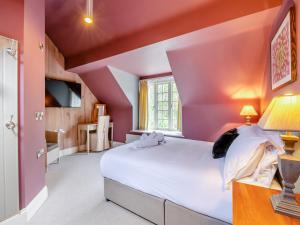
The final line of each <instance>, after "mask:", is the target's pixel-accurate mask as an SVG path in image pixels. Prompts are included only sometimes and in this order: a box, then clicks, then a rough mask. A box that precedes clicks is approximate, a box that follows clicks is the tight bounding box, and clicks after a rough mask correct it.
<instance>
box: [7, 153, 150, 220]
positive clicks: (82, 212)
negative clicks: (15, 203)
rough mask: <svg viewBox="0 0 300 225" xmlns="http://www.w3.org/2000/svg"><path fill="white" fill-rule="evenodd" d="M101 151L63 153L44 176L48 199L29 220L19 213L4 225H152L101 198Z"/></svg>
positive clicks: (102, 195)
mask: <svg viewBox="0 0 300 225" xmlns="http://www.w3.org/2000/svg"><path fill="white" fill-rule="evenodd" d="M101 156H102V153H92V154H90V155H86V154H75V155H71V156H65V157H63V158H62V159H61V162H60V164H58V165H55V164H53V165H50V167H49V170H48V172H47V175H46V181H47V186H48V190H49V198H48V200H47V201H46V202H45V203H44V205H43V206H42V207H41V208H40V209H39V211H38V212H37V213H36V214H35V215H34V216H33V218H32V219H31V220H30V221H29V222H25V218H23V217H22V216H19V217H17V218H16V219H14V220H11V221H9V222H7V223H5V225H152V223H150V222H148V221H146V220H144V219H142V218H141V217H139V216H136V215H135V214H133V213H131V212H129V211H127V210H125V209H123V208H121V207H119V206H118V205H115V204H114V203H112V202H107V201H105V198H104V194H103V193H104V192H103V177H102V176H101V174H100V164H99V162H100V158H101Z"/></svg>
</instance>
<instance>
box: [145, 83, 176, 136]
mask: <svg viewBox="0 0 300 225" xmlns="http://www.w3.org/2000/svg"><path fill="white" fill-rule="evenodd" d="M149 84H150V85H149V86H148V87H149V90H148V91H149V92H148V93H149V97H148V100H149V104H148V112H149V115H148V127H149V128H150V129H163V130H177V120H178V101H179V96H178V92H177V87H176V84H175V82H174V80H173V79H172V78H170V77H167V78H161V80H159V79H158V80H157V79H156V80H153V81H150V82H149ZM170 125H171V127H169V126H170Z"/></svg>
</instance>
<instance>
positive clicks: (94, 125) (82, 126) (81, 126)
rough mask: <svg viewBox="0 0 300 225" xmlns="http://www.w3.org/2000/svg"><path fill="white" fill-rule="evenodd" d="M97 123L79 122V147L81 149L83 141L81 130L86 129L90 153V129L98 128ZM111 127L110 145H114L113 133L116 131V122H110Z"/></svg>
mask: <svg viewBox="0 0 300 225" xmlns="http://www.w3.org/2000/svg"><path fill="white" fill-rule="evenodd" d="M97 126H98V124H97V123H82V124H78V131H77V132H78V133H77V142H78V149H80V143H81V131H86V150H87V152H88V153H90V131H96V130H97ZM109 128H110V129H111V133H110V146H112V142H113V137H114V136H113V133H114V123H113V122H110V123H109Z"/></svg>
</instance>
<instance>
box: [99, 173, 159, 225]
mask: <svg viewBox="0 0 300 225" xmlns="http://www.w3.org/2000/svg"><path fill="white" fill-rule="evenodd" d="M104 196H105V198H106V199H108V200H110V201H112V202H114V203H116V204H118V205H120V206H122V207H124V208H125V209H128V210H129V211H131V212H133V213H135V214H137V215H139V216H141V217H143V218H144V219H146V220H149V221H150V222H152V223H155V224H158V225H164V218H165V216H164V214H165V212H164V202H165V200H164V199H161V198H158V197H155V196H152V195H149V194H146V193H144V192H141V191H138V190H135V189H133V188H131V187H128V186H126V185H123V184H121V183H119V182H116V181H113V180H110V179H107V178H104Z"/></svg>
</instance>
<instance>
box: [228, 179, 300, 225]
mask: <svg viewBox="0 0 300 225" xmlns="http://www.w3.org/2000/svg"><path fill="white" fill-rule="evenodd" d="M277 193H279V191H276V190H271V189H268V188H263V187H257V186H253V185H247V184H243V183H239V182H234V184H233V225H300V220H299V219H296V218H293V217H289V216H285V215H282V214H278V213H275V212H274V210H273V207H272V204H271V201H270V197H271V196H272V195H273V194H277ZM296 198H297V200H298V202H300V195H296Z"/></svg>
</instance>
